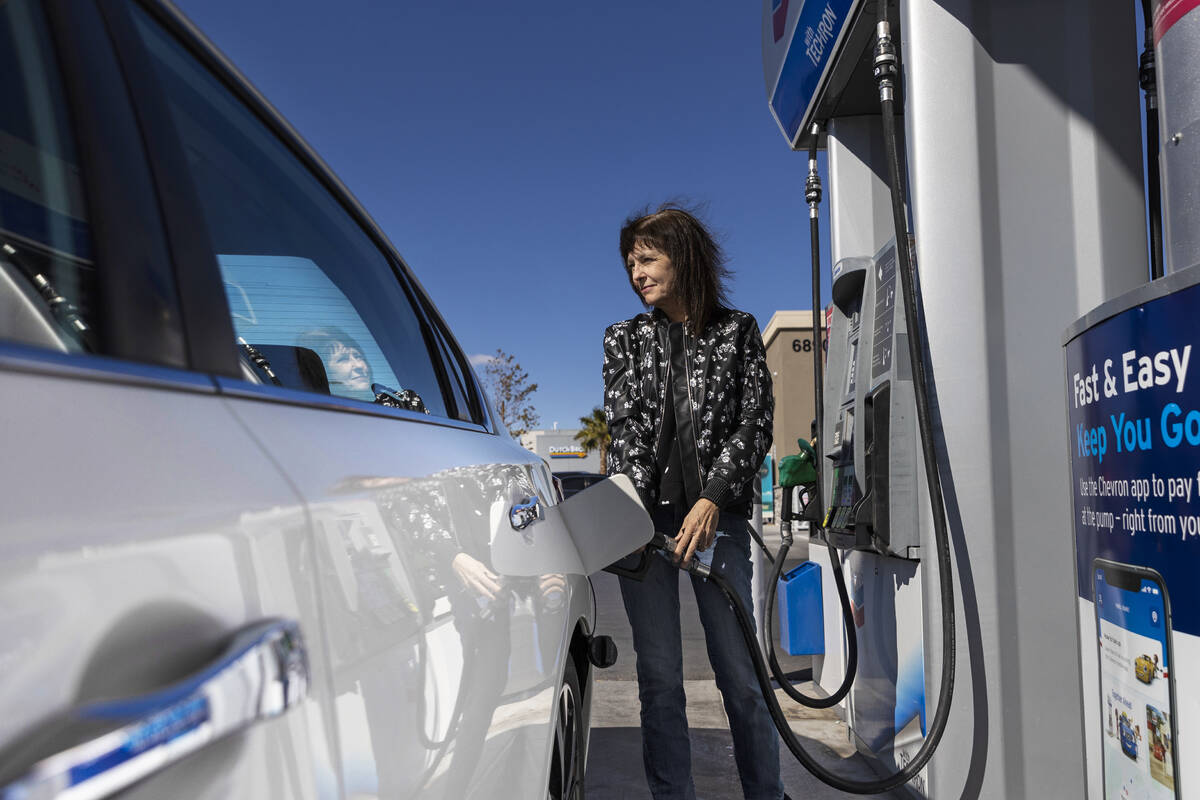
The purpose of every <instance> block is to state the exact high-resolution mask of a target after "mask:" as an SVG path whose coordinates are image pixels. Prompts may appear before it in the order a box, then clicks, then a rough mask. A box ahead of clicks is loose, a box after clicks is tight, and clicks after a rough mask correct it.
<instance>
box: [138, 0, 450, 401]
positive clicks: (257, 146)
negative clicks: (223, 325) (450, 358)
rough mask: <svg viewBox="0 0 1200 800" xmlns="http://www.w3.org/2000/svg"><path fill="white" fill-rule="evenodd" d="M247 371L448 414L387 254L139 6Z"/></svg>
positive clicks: (418, 323) (267, 379) (264, 378)
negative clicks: (197, 197)
mask: <svg viewBox="0 0 1200 800" xmlns="http://www.w3.org/2000/svg"><path fill="white" fill-rule="evenodd" d="M136 13H137V15H138V16H137V20H138V28H139V30H140V32H141V34H142V36H143V38H144V40H145V42H146V45H147V49H148V50H149V52H150V55H151V60H152V63H153V64H154V65H155V67H156V69H157V71H158V77H159V80H160V81H161V83H162V84H163V89H164V94H165V95H166V97H167V98H168V103H169V106H170V109H171V113H172V116H173V118H174V121H175V126H176V128H177V129H178V133H179V137H180V139H181V140H182V144H183V147H184V151H185V153H186V157H187V163H188V167H189V169H190V172H191V176H192V179H193V181H194V184H195V187H196V191H197V194H198V196H199V200H200V205H201V207H202V209H203V214H204V221H205V222H206V223H207V226H208V233H209V236H210V238H211V241H212V243H213V247H214V249H215V251H216V252H215V253H214V255H215V256H216V259H217V263H218V265H219V267H220V270H221V274H222V278H223V279H224V283H225V292H226V297H227V299H228V301H229V309H230V313H231V315H232V317H233V323H234V331H235V334H236V336H237V339H238V341H237V344H238V347H239V349H240V351H241V353H242V356H243V360H244V362H245V364H246V365H247V370H248V375H253V376H255V377H256V379H257V380H260V381H261V382H263V383H274V384H278V385H281V386H285V387H288V388H294V389H303V390H306V391H311V392H317V393H322V394H324V393H328V394H333V395H337V396H340V397H347V398H352V399H355V400H362V401H365V402H377V403H382V404H383V405H388V406H395V407H399V408H406V409H408V410H414V411H423V412H425V413H429V414H434V415H439V416H446V415H447V413H448V412H447V404H446V401H445V399H444V398H443V395H442V391H441V384H440V383H439V380H438V374H437V371H436V369H435V367H434V363H433V361H432V359H431V357H430V353H429V349H428V346H427V341H426V330H425V329H424V328H423V322H422V320H421V318H420V317H419V316H418V314H417V313H416V310H415V309H414V308H413V305H412V303H411V302H410V300H409V297H408V294H407V293H406V291H405V289H404V287H403V286H402V285H401V283H400V280H399V278H398V277H397V275H396V273H395V271H394V270H393V268H392V265H391V262H390V261H389V260H388V258H387V257H386V256H385V255H384V253H383V252H382V251H381V250H380V249H379V248H378V247H376V246H375V244H374V242H373V241H372V240H371V238H370V237H369V236H368V235H367V234H366V232H365V231H364V230H363V229H362V228H361V227H360V226H359V225H358V224H357V222H356V221H355V220H354V218H353V217H352V216H351V215H350V213H349V212H348V211H346V209H345V208H344V207H343V206H342V205H341V204H340V203H339V202H338V201H337V200H336V199H335V197H334V196H333V195H332V194H331V193H330V192H329V191H328V190H326V188H325V187H324V186H323V185H322V184H321V183H320V181H319V180H317V178H316V177H315V176H314V175H313V174H312V173H311V172H310V171H309V170H308V169H307V168H306V167H305V166H304V164H303V163H302V162H301V161H300V159H299V158H298V157H297V156H296V155H295V154H293V153H292V151H291V150H290V149H288V148H287V147H286V146H285V145H284V143H283V142H282V141H281V140H280V139H279V138H277V137H276V136H275V135H274V134H273V133H272V132H271V131H270V129H269V128H267V126H266V125H265V124H264V123H263V122H262V121H261V120H259V118H258V117H257V116H256V115H255V114H254V113H253V112H252V111H251V110H250V109H249V108H248V107H247V106H245V105H244V104H243V103H242V102H241V101H240V100H239V99H238V98H237V97H236V96H235V95H234V94H233V93H232V92H231V91H230V90H229V89H228V88H227V87H226V86H225V85H224V84H222V83H221V82H220V81H218V80H217V79H216V78H215V77H214V76H213V75H212V74H211V73H210V72H208V70H207V69H205V68H204V67H203V66H202V65H201V64H200V63H199V62H198V61H197V60H196V59H195V58H194V57H193V56H192V55H191V54H190V53H189V52H188V51H187V50H186V49H184V48H183V46H182V45H180V44H179V43H178V42H177V41H176V40H175V39H174V38H173V37H171V36H170V35H169V34H168V33H167V32H166V31H164V30H163V29H162V28H160V27H159V26H158V24H157V23H156V22H154V21H153V20H152V19H151V18H150V17H149V16H148V15H147V14H146V12H144V11H142V10H141V9H138V10H137V12H136Z"/></svg>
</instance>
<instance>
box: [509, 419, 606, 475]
mask: <svg viewBox="0 0 1200 800" xmlns="http://www.w3.org/2000/svg"><path fill="white" fill-rule="evenodd" d="M577 433H579V429H578V428H570V429H568V428H557V429H555V430H549V431H528V432H526V433H523V434H521V446H522V447H524V448H525V449H526V450H529V451H531V452H533V453H537V454H538V455H539V456H541V457H542V458H544V459H546V461H547V462H549V464H550V471H551V472H604V469H603V468H602V466H601V464H600V451H599V450H593V451H592V452H590V453H589V452H587V451H586V450H584V449H583V447H582V446H581V445H580V444H579V442H577V441H576V440H575V434H577Z"/></svg>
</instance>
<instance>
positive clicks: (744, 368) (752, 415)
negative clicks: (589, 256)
mask: <svg viewBox="0 0 1200 800" xmlns="http://www.w3.org/2000/svg"><path fill="white" fill-rule="evenodd" d="M668 326H669V322H668V320H667V318H666V315H665V314H663V313H662V312H661V311H658V310H652V311H649V312H646V313H644V314H638V315H637V316H636V317H633V318H632V319H627V320H625V321H623V322H618V323H616V324H614V325H611V326H609V327H608V329H607V330H605V331H604V413H605V416H606V417H607V419H608V428H609V432H610V434H611V435H612V443H611V444H610V445H609V448H608V463H607V468H608V473H609V474H610V475H615V474H617V473H624V474H625V475H628V476H629V478H630V479H631V480H632V481H633V483H634V486H635V487H636V488H637V490H638V494H639V495H640V496H641V498H642V502H643V503H644V504H645V505H646V507H647V508H648V509H652V508H653V507H654V505H655V504H656V501H657V493H658V483H659V475H658V463H659V462H658V454H659V453H660V449H659V448H660V447H665V446H669V443H663V442H660V441H658V439H659V433H660V432H661V430H662V424H663V420H664V415H665V414H667V413H670V412H671V407H672V405H673V404H674V403H673V394H672V388H673V384H674V381H675V380H676V379H677V378H680V376H678V375H672V374H671V364H672V362H674V363H676V364H686V368H687V369H686V372H687V383H686V385H684V388H685V389H686V390H687V394H686V396H685V400H684V404H683V405H684V406H685V407H686V405H688V404H689V402H688V401H690V406H691V412H692V419H691V422H692V424H691V425H690V426H689V425H680V426H678V430H677V435H678V436H679V442H680V451H681V454H682V456H683V463H684V468H685V470H687V469H688V468H689V467H691V465H693V464H694V465H695V466H696V470H697V471H698V473H699V476H698V477H699V485H700V486H702V487H703V490H702V491H701V492H700V496H701V497H705V498H708V499H709V500H711V501H712V502H714V503H716V505H717V506H719V507H720V508H721V509H722V510H723V511H730V512H733V513H740V514H744V515H745V516H747V517H749V516H750V503H751V501H752V499H753V496H754V481H755V480H757V478H758V469H759V466H760V465H761V464H762V462H763V458H765V457H766V454H767V451H768V450H769V449H770V447H771V432H772V418H773V414H774V409H775V398H774V395H773V393H772V388H771V373H770V371H769V370H768V369H767V359H766V350H765V348H764V347H763V341H762V335H761V334H760V333H759V330H758V323H757V322H756V321H755V319H754V317H753V316H752V315H750V314H747V313H745V312H743V311H734V310H732V309H724V308H723V309H719V310H718V312H717V313H716V315H715V317H714V319H713V321H711V322H710V323H709V324H708V325H707V327H706V328H705V329H704V331H703V332H702V333H701V335H700V336H698V337H697V336H690V335H687V334H686V333H685V334H684V335H683V337H682V345H683V352H682V353H679V352H675V353H674V354H673V353H672V343H671V337H670V336H669V335H668ZM673 355H674V358H673V357H672V356H673ZM680 385H682V384H680ZM676 407H677V408H678V407H679V406H678V405H676ZM689 428H690V431H689ZM693 453H694V456H693V455H692V454H693Z"/></svg>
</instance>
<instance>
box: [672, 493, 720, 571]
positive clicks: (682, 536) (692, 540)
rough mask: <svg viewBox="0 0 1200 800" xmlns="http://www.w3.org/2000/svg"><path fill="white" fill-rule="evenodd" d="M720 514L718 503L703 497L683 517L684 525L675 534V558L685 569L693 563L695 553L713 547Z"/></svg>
mask: <svg viewBox="0 0 1200 800" xmlns="http://www.w3.org/2000/svg"><path fill="white" fill-rule="evenodd" d="M720 515H721V509H720V508H718V507H717V504H716V503H714V502H713V501H712V500H709V499H707V498H704V497H701V498H700V499H699V500H697V501H696V505H694V506H692V510H691V511H689V512H688V514H687V516H686V517H684V518H683V525H682V526H681V527H680V528H679V533H678V534H676V536H675V560H676V561H679V562H680V563H681V564H682V566H683V567H684V568H685V569H686V568H687V567H688V566H689V565H690V564H691V561H692V554H693V553H695V552H696V551H697V550H699V551H701V552H703V551H705V550H707V549H708V548H710V547H712V543H713V538H714V537H715V536H716V533H717V518H718V517H719V516H720Z"/></svg>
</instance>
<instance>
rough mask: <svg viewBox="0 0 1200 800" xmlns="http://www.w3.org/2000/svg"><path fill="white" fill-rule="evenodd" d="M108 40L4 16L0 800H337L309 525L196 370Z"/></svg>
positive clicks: (33, 16)
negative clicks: (70, 799)
mask: <svg viewBox="0 0 1200 800" xmlns="http://www.w3.org/2000/svg"><path fill="white" fill-rule="evenodd" d="M68 5H69V8H68ZM103 30H104V23H103V20H102V19H101V17H100V16H99V15H98V13H97V10H96V8H95V7H94V6H92V5H91V4H90V3H87V2H77V3H70V4H67V3H60V2H55V1H54V0H47V2H45V3H43V2H41V1H40V0H8V2H5V3H3V4H0V96H3V97H4V112H3V114H0V440H2V441H3V448H4V458H3V459H0V507H2V508H3V513H2V514H0V676H2V679H0V796H4V797H17V796H21V797H24V796H39V797H40V796H55V793H56V792H57V791H66V790H72V791H74V792H76V793H77V794H73V795H72V796H101V795H102V794H106V793H110V792H113V791H117V790H119V789H121V788H123V787H125V786H130V785H133V788H132V789H130V790H129V793H128V794H127V795H125V796H128V797H166V796H188V797H213V798H216V797H266V796H286V797H302V798H308V797H318V796H325V797H335V796H338V794H339V792H340V788H339V779H340V775H339V772H338V769H337V767H336V765H335V759H336V752H335V751H334V749H333V748H332V747H331V745H330V739H329V737H328V736H327V735H326V728H325V719H324V718H323V716H322V715H323V714H325V713H329V712H330V711H331V709H329V708H328V707H327V706H326V705H325V703H324V700H323V697H322V689H321V687H320V686H319V685H314V686H306V684H307V683H308V681H309V677H308V676H309V674H310V673H309V669H308V667H307V665H309V664H310V665H311V667H312V669H314V670H316V671H317V672H321V671H323V670H324V671H326V672H327V668H326V667H325V665H324V664H323V663H322V658H323V655H322V652H323V651H321V650H320V649H315V650H313V651H312V652H310V653H308V654H307V658H306V654H305V649H304V648H305V642H306V641H308V642H309V643H310V644H313V645H319V644H320V638H319V637H320V634H321V627H320V617H319V613H318V606H317V582H318V578H319V576H318V573H317V571H316V565H317V559H316V557H315V554H314V548H313V538H312V535H311V531H310V529H309V527H308V519H307V516H306V513H305V510H304V507H303V503H302V500H301V498H300V496H299V494H298V493H297V492H296V490H295V488H294V487H293V486H292V485H291V484H290V483H289V482H288V481H287V480H286V478H285V477H284V475H283V473H282V472H281V471H280V470H279V469H278V467H277V465H276V464H275V463H274V462H273V460H272V459H271V458H270V457H269V456H268V455H267V453H266V452H265V451H264V450H263V449H262V448H261V447H260V446H259V444H258V443H257V442H256V441H255V438H254V436H253V433H252V431H250V430H248V429H247V427H246V425H245V423H244V422H243V421H242V420H240V419H239V418H238V417H237V416H236V415H235V414H234V413H233V411H232V410H231V408H230V402H229V401H228V400H227V399H226V398H223V397H222V396H221V395H220V394H219V393H218V391H217V387H216V385H215V383H214V382H213V380H212V379H211V378H210V377H209V376H207V375H205V374H203V373H201V372H199V371H197V370H196V369H195V364H194V362H193V356H194V355H195V353H194V351H192V350H191V349H189V342H188V340H187V338H186V337H185V335H184V326H183V314H182V312H181V307H180V304H179V285H178V283H177V281H176V273H175V270H174V269H173V266H174V262H173V259H172V253H171V251H170V248H169V247H168V244H167V241H168V240H167V238H166V236H165V234H164V229H163V222H162V219H161V218H160V216H159V214H158V211H157V208H158V198H157V195H156V190H155V184H154V180H153V177H152V174H151V170H150V168H149V166H148V164H147V161H146V158H145V154H144V153H143V152H142V149H141V137H140V135H139V130H138V127H137V119H138V118H137V115H136V114H135V112H134V109H133V108H132V107H131V105H130V101H129V94H128V91H127V86H126V85H125V83H124V81H123V79H122V76H121V72H120V67H119V64H118V62H117V61H116V60H115V58H114V56H113V53H112V51H111V46H110V44H109V40H108V38H107V37H106V36H104V35H103V33H102V32H103ZM306 637H311V638H310V639H307V640H306ZM306 689H308V690H309V692H308V698H309V701H308V702H307V703H304V704H303V708H301V709H299V710H293V711H291V712H290V713H282V712H285V711H287V710H288V709H289V708H292V707H294V706H297V705H300V704H301V701H302V700H303V699H304V697H305V694H306V691H305V690H306ZM280 714H282V716H280ZM227 734H232V735H227ZM134 784H136V785H134Z"/></svg>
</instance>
